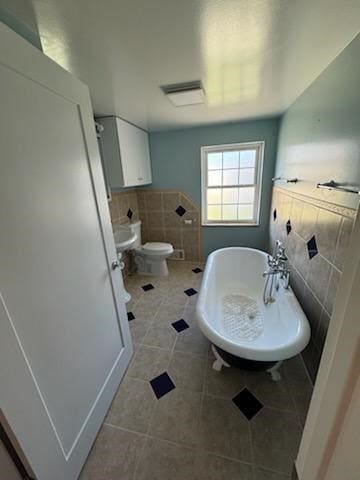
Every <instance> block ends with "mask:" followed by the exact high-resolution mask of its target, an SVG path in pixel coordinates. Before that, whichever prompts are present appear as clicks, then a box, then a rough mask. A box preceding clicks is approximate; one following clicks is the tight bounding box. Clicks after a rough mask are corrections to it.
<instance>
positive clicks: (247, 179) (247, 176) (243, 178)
mask: <svg viewBox="0 0 360 480" xmlns="http://www.w3.org/2000/svg"><path fill="white" fill-rule="evenodd" d="M253 183H255V168H243V169H241V170H240V185H251V184H253Z"/></svg>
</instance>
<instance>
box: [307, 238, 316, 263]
mask: <svg viewBox="0 0 360 480" xmlns="http://www.w3.org/2000/svg"><path fill="white" fill-rule="evenodd" d="M307 249H308V253H309V258H310V259H312V258H313V257H315V255H317V254H318V249H317V245H316V239H315V235H313V236H312V237H311V238H310V240H309V241H308V242H307Z"/></svg>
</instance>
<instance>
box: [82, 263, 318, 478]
mask: <svg viewBox="0 0 360 480" xmlns="http://www.w3.org/2000/svg"><path fill="white" fill-rule="evenodd" d="M169 264H170V265H169V269H170V275H169V277H166V278H156V277H141V276H138V275H134V276H130V277H128V278H127V279H126V287H127V289H128V291H129V292H130V293H131V295H132V300H131V302H129V304H128V305H127V307H128V312H129V315H128V317H129V322H130V330H131V334H132V338H133V342H134V349H135V354H134V357H133V359H132V362H131V364H130V365H129V368H128V371H127V373H126V375H125V377H124V379H123V381H122V383H121V385H120V387H119V390H118V392H117V394H116V396H115V398H114V401H113V404H112V406H111V408H110V410H109V412H108V414H107V417H106V418H105V421H104V424H103V427H102V428H101V430H100V432H99V435H98V438H97V440H96V442H95V444H94V446H93V449H92V451H91V453H90V455H89V458H88V460H87V462H86V464H85V467H84V469H83V472H82V474H81V477H80V478H81V480H169V479H171V480H189V479H190V480H205V479H206V480H225V479H226V480H289V479H290V478H291V472H292V469H293V462H294V459H295V457H296V453H297V449H298V445H299V441H300V437H301V432H302V426H303V422H304V419H305V415H306V411H307V408H308V403H309V400H310V397H311V393H312V387H311V384H310V381H309V379H308V376H307V373H306V371H305V368H304V365H303V362H302V360H301V358H300V357H295V358H293V359H291V360H288V361H287V362H285V363H284V365H283V366H282V368H281V373H282V375H283V379H282V380H281V381H280V382H278V383H275V382H272V381H271V379H270V376H269V375H268V374H266V373H250V372H245V371H241V370H236V369H233V368H231V369H225V370H223V371H222V372H216V371H214V370H213V369H212V368H211V366H212V362H213V356H212V353H211V351H210V344H209V342H208V341H207V339H206V338H205V337H204V336H203V335H202V333H201V331H200V330H199V328H198V327H197V325H196V320H195V305H196V300H197V293H196V292H198V291H199V288H200V284H201V277H202V271H200V272H199V271H198V270H199V265H197V264H190V263H183V262H175V261H173V262H169ZM200 267H201V266H200ZM201 268H202V267H201ZM193 270H194V271H193ZM150 285H151V286H152V287H154V288H151V287H149V286H150ZM144 286H145V288H143V287H144ZM185 291H187V293H184V292H185ZM194 292H195V293H194Z"/></svg>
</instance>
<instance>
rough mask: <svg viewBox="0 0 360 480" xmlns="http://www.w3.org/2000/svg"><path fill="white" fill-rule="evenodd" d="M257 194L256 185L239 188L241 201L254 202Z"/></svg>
mask: <svg viewBox="0 0 360 480" xmlns="http://www.w3.org/2000/svg"><path fill="white" fill-rule="evenodd" d="M254 195H255V188H254V187H245V188H239V202H240V203H253V202H254Z"/></svg>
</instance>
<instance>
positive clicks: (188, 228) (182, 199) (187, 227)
mask: <svg viewBox="0 0 360 480" xmlns="http://www.w3.org/2000/svg"><path fill="white" fill-rule="evenodd" d="M137 196H138V205H139V216H140V219H141V221H142V237H143V238H142V241H143V243H145V242H150V241H151V242H167V243H171V245H173V247H174V248H181V249H183V250H184V251H185V260H186V261H190V262H199V261H201V248H200V242H201V238H200V236H201V227H200V208H199V206H198V205H196V204H195V203H194V202H193V201H192V200H190V198H189V197H187V196H186V195H185V194H184V193H183V192H181V191H176V190H153V189H152V190H143V191H138V193H137ZM188 221H190V222H191V223H190V224H188V223H187V222H188Z"/></svg>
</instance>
